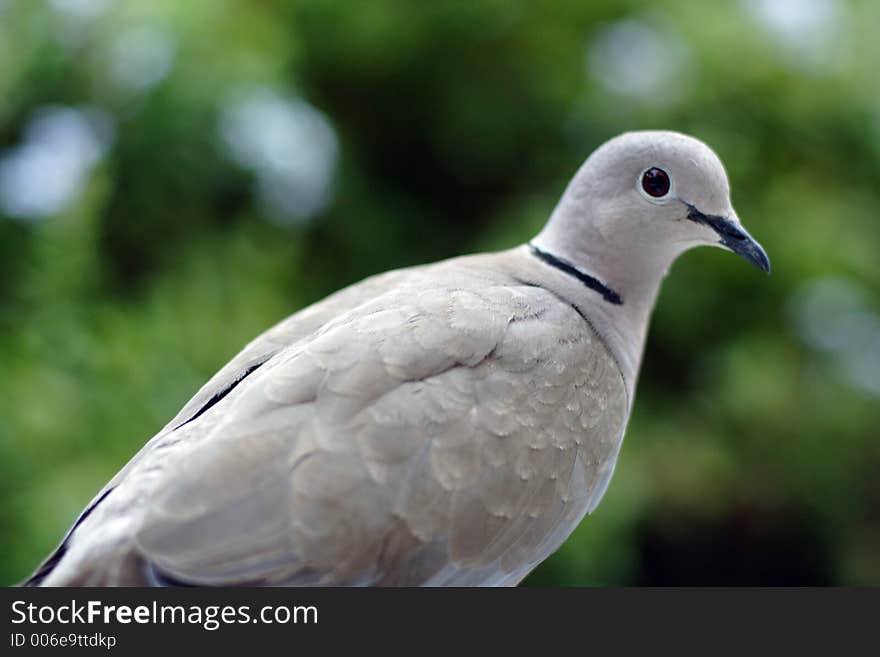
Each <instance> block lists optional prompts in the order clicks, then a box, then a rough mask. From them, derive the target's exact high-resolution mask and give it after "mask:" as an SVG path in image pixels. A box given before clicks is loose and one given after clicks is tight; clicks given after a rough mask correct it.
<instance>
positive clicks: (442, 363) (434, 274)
mask: <svg viewBox="0 0 880 657" xmlns="http://www.w3.org/2000/svg"><path fill="white" fill-rule="evenodd" d="M698 245H716V246H723V247H725V248H727V249H729V250H730V251H733V252H734V253H737V254H739V255H740V256H742V257H743V258H745V259H746V260H748V261H749V262H751V263H752V264H754V265H757V266H758V267H760V268H761V269H763V270H765V271H768V272H769V270H770V263H769V260H768V258H767V255H766V254H765V252H764V250H763V249H762V248H761V247H760V246H759V245H758V243H757V242H756V241H755V240H754V239H753V238H752V237H751V236H750V235H749V233H748V232H746V230H745V229H744V228H743V226H742V224H741V223H740V220H739V218H738V217H737V215H736V212H735V211H734V209H733V207H732V205H731V202H730V193H729V185H728V180H727V175H726V173H725V170H724V167H723V165H722V164H721V161H720V160H719V159H718V157H717V156H716V155H715V153H713V152H712V150H710V149H709V147H707V146H706V145H705V144H703V143H702V142H700V141H698V140H696V139H694V138H692V137H688V136H685V135H682V134H679V133H675V132H631V133H626V134H623V135H621V136H619V137H616V138H614V139H612V140H610V141H608V142H607V143H605V144H604V145H602V146H601V147H599V148H598V149H597V150H596V151H595V152H594V153H593V154H592V155H590V157H589V158H588V159H587V161H586V162H585V163H584V164H583V166H582V167H581V168H580V169H579V170H578V172H577V174H576V175H575V176H574V178H573V179H572V181H571V182H570V184H569V185H568V187H567V189H566V190H565V192H564V194H563V196H562V199H561V200H560V201H559V204H558V205H557V206H556V208H555V210H554V211H553V213H552V215H551V216H550V219H549V221H548V222H547V224H546V226H545V227H544V229H543V230H542V231H541V232H540V234H539V235H538V236H537V237H536V238H535V239H534V240H532V241H531V242H530V243H529V244H525V245H522V246H519V247H517V248H514V249H511V250H508V251H503V252H500V253H490V254H480V255H471V256H465V257H460V258H454V259H451V260H446V261H443V262H438V263H434V264H429V265H424V266H419V267H414V268H410V269H403V270H398V271H392V272H388V273H384V274H380V275H377V276H374V277H372V278H368V279H367V280H365V281H363V282H361V283H358V284H356V285H353V286H351V287H348V288H346V289H344V290H342V291H340V292H337V293H335V294H333V295H331V296H330V297H328V298H326V299H324V300H323V301H320V302H318V303H316V304H314V305H312V306H310V307H308V308H305V309H304V310H301V311H299V312H297V313H296V314H294V315H292V316H290V317H288V318H287V319H285V320H283V321H282V322H281V323H279V324H278V325H276V326H275V327H273V328H271V329H269V330H268V331H267V332H265V333H264V334H262V335H261V336H259V337H258V338H256V339H255V340H254V341H253V342H251V343H250V344H249V345H247V346H246V347H245V348H244V349H243V350H242V351H241V353H239V354H238V355H237V356H236V357H235V358H233V359H232V361H231V362H230V363H229V364H228V365H226V366H225V367H224V368H223V369H221V370H220V371H219V372H218V373H217V374H216V375H215V376H214V377H213V378H212V379H211V380H210V381H208V383H207V384H206V385H205V386H204V387H203V388H202V389H201V390H200V391H199V392H198V393H197V394H196V395H195V397H193V399H192V400H191V401H190V402H189V403H188V404H186V405H185V406H184V407H183V409H182V410H181V411H180V413H178V414H177V416H176V417H175V418H174V419H173V420H171V422H169V423H168V425H167V426H166V427H165V428H164V429H162V430H161V431H160V432H159V433H158V434H157V435H156V436H155V437H154V438H153V439H152V440H150V441H149V442H147V443H146V445H145V446H144V447H143V448H142V449H141V450H140V451H139V452H138V453H137V454H136V455H135V456H134V458H132V459H131V461H129V462H128V464H126V465H125V467H123V468H122V470H121V471H120V472H119V473H118V474H117V475H116V476H115V477H114V478H113V479H112V480H111V481H110V482H109V483H108V484H107V485H106V486H105V487H104V489H103V490H101V491H100V492H99V493H98V495H97V496H96V497H95V498H94V500H92V502H91V503H90V504H89V505H88V506H87V507H86V509H85V510H84V511H83V512H82V514H81V515H80V516H79V519H78V520H77V521H76V522H75V523H74V525H73V527H72V528H71V529H70V531H68V533H67V535H66V536H65V537H64V539H63V541H62V543H61V545H60V546H59V547H58V548H57V549H56V551H55V552H54V553H53V554H52V555H51V556H50V557H49V558H48V559H47V560H46V561H45V562H44V563H43V564H42V565H41V566H40V567H39V569H38V570H37V571H36V572H35V574H34V575H33V576H32V577H31V579H30V580H28V582H27V583H26V584H29V585H49V586H54V585H80V586H95V585H198V586H215V585H216V586H229V585H290V586H307V585H331V586H337V585H339V586H343V585H344V586H348V585H369V586H372V585H403V586H414V585H426V586H441V585H456V586H471V585H515V584H517V583H518V582H520V581H521V580H522V579H523V578H524V577H525V576H526V575H527V574H528V573H529V572H530V571H531V570H532V569H533V568H535V566H537V565H538V564H539V563H540V562H541V561H543V560H544V559H546V558H547V557H548V556H549V555H550V554H551V553H552V552H553V551H555V550H556V549H557V548H558V547H559V546H560V545H561V544H562V543H563V542H564V541H565V540H566V538H568V536H569V535H570V534H571V533H572V531H574V529H575V527H577V525H578V523H580V522H581V520H582V519H583V518H584V516H585V515H586V514H588V513H590V512H592V511H593V510H594V509H595V508H596V505H597V504H598V503H599V501H600V500H601V499H602V496H603V494H604V493H605V490H606V488H607V487H608V483H609V481H610V479H611V475H612V473H613V472H614V466H615V462H616V460H617V456H618V453H619V451H620V446H621V442H622V440H623V435H624V430H625V429H626V425H627V420H628V418H629V415H630V411H631V409H632V405H633V396H634V392H635V385H636V378H637V375H638V371H639V365H640V361H641V359H642V352H643V349H644V344H645V335H646V332H647V328H648V321H649V319H650V314H651V310H652V308H653V306H654V301H655V299H656V297H657V292H658V290H659V287H660V283H661V280H662V279H663V277H664V275H665V274H666V272H667V270H668V268H669V266H670V265H671V264H672V262H673V261H674V260H675V259H676V258H677V257H678V256H679V255H680V254H681V253H683V252H684V251H686V250H688V249H690V248H691V247H694V246H698Z"/></svg>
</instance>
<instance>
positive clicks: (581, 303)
mask: <svg viewBox="0 0 880 657" xmlns="http://www.w3.org/2000/svg"><path fill="white" fill-rule="evenodd" d="M567 198H568V195H565V196H563V199H562V201H560V203H559V205H558V206H557V207H556V210H555V211H554V212H553V215H552V216H551V218H550V221H549V222H548V223H547V225H546V226H545V228H544V230H542V231H541V233H540V234H539V235H538V236H537V237H536V238H535V239H533V240H532V242H531V243H532V245H534V246H536V247H537V248H539V249H541V250H542V251H545V252H547V253H550V254H552V255H553V256H555V257H557V258H561V259H564V260H566V261H568V262H569V263H571V264H572V265H574V266H575V267H577V268H578V269H579V270H581V271H582V272H583V273H585V274H588V275H590V276H592V277H594V278H596V279H598V280H599V281H600V282H601V283H603V284H604V285H605V286H606V287H608V288H610V289H611V290H613V291H614V292H616V293H617V294H618V295H619V296H620V298H621V301H622V303H620V304H614V303H611V302H609V301H608V300H606V299H604V298H603V297H602V295H601V294H600V293H598V292H596V291H595V290H592V289H590V288H589V287H587V286H586V285H584V284H583V283H582V282H581V281H579V280H577V279H576V278H575V277H573V276H569V277H568V278H569V279H570V281H571V282H570V283H565V284H564V287H565V291H564V293H565V295H566V298H567V299H569V300H570V301H571V302H573V303H575V304H576V305H577V306H578V307H579V309H580V310H581V311H582V312H583V313H584V314H585V315H586V317H587V318H588V319H589V321H590V322H591V323H592V324H593V326H594V327H595V329H596V330H597V332H598V333H599V334H600V336H601V337H602V338H603V340H604V341H605V342H606V344H607V346H608V348H609V349H610V350H611V351H612V353H613V355H614V357H615V358H616V359H617V361H618V364H619V365H620V368H621V371H622V372H623V376H624V379H625V380H626V384H627V388H628V389H629V390H630V400H632V397H633V394H632V393H634V391H635V383H636V379H637V377H638V371H639V366H640V364H641V360H642V353H643V351H644V344H645V338H646V336H647V331H648V323H649V321H650V318H651V311H652V310H653V308H654V302H655V301H656V299H657V294H658V292H659V290H660V283H661V282H662V279H663V277H664V276H665V275H666V272H667V270H668V269H669V266H670V265H671V264H672V261H673V260H675V258H676V257H677V256H678V255H679V253H680V250H672V249H670V248H668V247H667V248H663V249H659V248H656V247H654V246H651V245H649V244H646V243H644V242H640V241H639V240H634V239H632V238H628V242H629V246H628V247H627V248H626V250H625V251H623V250H622V249H621V248H620V247H619V246H617V245H616V244H614V243H613V242H611V241H609V240H608V239H607V237H606V236H605V235H603V233H602V230H601V228H602V225H601V223H600V222H599V221H595V220H594V221H585V220H584V217H582V216H573V213H574V212H578V213H583V212H584V207H583V204H582V203H577V204H576V203H573V202H570V201H568V200H567ZM594 219H598V218H594Z"/></svg>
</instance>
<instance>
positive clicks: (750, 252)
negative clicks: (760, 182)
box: [532, 131, 770, 287]
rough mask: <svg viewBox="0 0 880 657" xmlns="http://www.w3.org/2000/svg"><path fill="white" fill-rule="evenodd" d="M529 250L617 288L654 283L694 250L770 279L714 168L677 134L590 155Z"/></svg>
mask: <svg viewBox="0 0 880 657" xmlns="http://www.w3.org/2000/svg"><path fill="white" fill-rule="evenodd" d="M532 244H533V246H534V247H536V248H538V249H541V250H543V251H546V252H549V253H552V254H554V255H555V256H556V257H558V258H561V259H564V260H566V261H567V262H569V263H571V264H572V265H573V266H575V267H578V268H582V269H583V270H585V271H587V272H592V273H594V274H598V275H599V276H600V277H602V278H603V279H604V280H607V281H609V283H611V284H614V283H617V284H618V285H621V286H623V287H626V286H627V285H631V284H633V283H637V282H638V279H639V278H640V277H642V278H649V277H657V278H662V276H663V274H665V272H666V270H667V269H668V267H669V265H670V264H671V263H672V262H673V261H674V260H675V258H676V257H678V256H679V255H680V254H681V253H682V252H684V251H686V250H687V249H689V248H692V247H694V246H700V245H713V246H721V247H723V248H726V249H728V250H730V251H732V252H734V253H736V254H738V255H740V256H742V257H743V258H744V259H746V260H747V261H748V262H750V263H752V264H754V265H756V266H757V267H759V268H761V269H763V270H764V271H767V272H769V271H770V261H769V259H768V258H767V255H766V253H765V252H764V250H763V249H762V248H761V246H760V245H759V244H758V243H757V242H756V241H755V240H754V239H753V238H752V237H751V235H749V233H748V232H747V231H746V230H745V228H744V227H743V226H742V224H741V222H740V220H739V217H738V216H737V214H736V212H735V211H734V209H733V206H732V205H731V202H730V185H729V183H728V180H727V173H726V172H725V170H724V165H722V164H721V160H719V159H718V156H717V155H715V153H714V152H713V151H712V149H710V148H709V147H708V146H706V144H704V143H703V142H701V141H699V140H698V139H694V138H693V137H689V136H687V135H683V134H680V133H677V132H666V131H644V132H628V133H625V134H622V135H620V136H618V137H615V138H614V139H611V140H610V141H608V142H606V143H605V144H603V145H602V146H600V147H599V148H598V149H596V151H594V152H593V154H592V155H590V157H589V158H588V159H587V161H586V162H585V163H584V164H583V166H582V167H581V168H580V170H579V171H578V172H577V174H576V175H575V177H574V178H573V179H572V181H571V183H570V184H569V186H568V188H567V189H566V191H565V194H564V195H563V197H562V199H561V200H560V202H559V205H558V206H557V207H556V210H555V211H554V213H553V215H552V217H551V218H550V221H549V222H548V224H547V226H546V227H545V228H544V230H543V231H542V232H541V234H540V235H538V237H536V238H535V240H534V241H533V242H532Z"/></svg>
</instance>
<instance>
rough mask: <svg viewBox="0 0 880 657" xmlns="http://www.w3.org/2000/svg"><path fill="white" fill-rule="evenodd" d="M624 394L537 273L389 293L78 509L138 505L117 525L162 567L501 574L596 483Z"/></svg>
mask: <svg viewBox="0 0 880 657" xmlns="http://www.w3.org/2000/svg"><path fill="white" fill-rule="evenodd" d="M626 408H627V401H626V399H625V392H624V387H623V382H622V378H621V376H620V373H619V371H618V370H617V369H616V366H615V365H614V362H613V360H612V359H611V358H610V357H609V356H608V354H607V351H606V350H605V348H604V346H603V345H602V344H601V343H600V342H599V340H598V339H597V338H596V336H595V335H594V334H593V333H592V332H591V331H590V329H589V327H588V326H587V325H586V324H585V323H584V322H583V320H582V319H581V318H580V317H579V316H578V315H577V314H576V312H575V311H574V310H572V309H571V308H570V307H569V306H567V305H566V304H563V303H561V302H560V301H559V300H558V299H556V298H555V297H553V296H552V295H550V294H548V293H546V292H544V291H543V290H540V289H539V288H525V287H515V288H513V287H503V286H496V287H487V288H485V289H483V290H481V291H480V292H478V293H475V292H467V291H463V290H461V289H459V290H450V289H436V290H431V291H425V292H423V293H421V294H420V295H418V297H417V298H413V296H412V295H402V294H399V293H398V294H387V295H385V296H382V297H379V298H378V299H376V300H374V301H373V302H369V303H367V304H364V305H362V306H360V307H359V308H358V309H357V310H356V311H354V312H351V313H349V314H347V315H345V316H343V317H342V318H339V319H337V320H336V321H334V322H332V323H331V324H329V325H328V326H326V327H325V328H323V329H321V330H320V331H318V332H317V333H315V334H314V335H313V336H310V337H308V338H307V339H303V340H301V341H299V342H298V343H296V344H294V345H292V346H291V347H289V348H288V349H287V350H285V351H284V352H282V353H280V354H278V355H276V356H275V357H274V358H273V359H272V360H271V361H270V362H269V363H267V365H266V366H264V367H263V368H262V369H261V370H259V371H258V372H256V373H255V374H254V375H252V376H251V377H249V378H248V379H247V381H245V382H244V383H243V384H242V385H241V386H240V388H239V389H236V390H235V391H234V392H233V393H232V394H230V395H229V397H228V398H227V399H225V400H224V402H223V404H222V405H218V406H217V408H215V409H212V410H211V411H209V412H208V413H206V414H205V415H204V416H203V417H202V418H200V419H199V420H198V421H197V422H194V423H192V425H187V427H184V429H182V430H181V431H189V432H191V433H190V435H189V437H187V438H186V439H185V440H183V439H182V440H181V441H179V442H173V441H172V442H169V443H167V445H168V448H169V449H171V450H174V454H173V459H167V460H166V461H165V465H160V464H159V462H157V463H156V464H155V465H150V466H149V467H147V468H142V470H144V472H141V473H133V476H132V477H130V478H129V480H130V481H124V482H123V485H121V486H120V490H119V491H118V492H114V495H113V496H111V497H110V498H109V499H108V500H107V502H105V503H104V504H102V507H104V508H103V509H101V513H100V514H99V515H97V517H96V518H94V519H93V520H92V522H91V523H87V525H88V524H91V525H92V526H91V527H89V526H84V527H83V528H82V529H83V530H84V531H86V532H88V531H93V532H100V531H101V526H102V525H104V524H107V523H110V524H112V522H113V518H114V516H117V515H119V514H120V513H129V515H131V513H130V512H131V509H134V508H139V509H143V511H142V513H141V514H140V515H139V516H138V517H137V520H136V521H135V522H132V524H131V526H130V527H126V529H125V531H124V533H125V535H126V536H130V537H131V541H132V547H131V549H132V550H133V551H134V552H135V553H136V554H137V555H138V558H139V559H141V560H143V562H144V563H145V564H148V566H147V567H148V568H150V569H152V572H153V573H154V575H155V576H156V578H157V579H159V580H167V581H172V582H173V581H183V582H188V583H195V584H206V585H211V584H216V585H221V584H222V585H230V584H270V585H272V584H275V585H279V584H295V585H303V584H326V585H339V584H408V585H413V584H493V583H515V582H516V581H518V580H519V579H521V577H522V576H524V575H525V574H526V573H527V572H528V570H530V569H531V568H532V567H533V566H534V565H535V564H536V563H538V562H540V561H541V560H542V559H543V558H545V557H546V556H547V555H548V554H549V553H550V552H552V551H553V550H554V549H556V547H558V545H559V544H561V542H562V541H563V540H564V539H565V538H566V537H567V536H568V534H569V533H570V532H571V531H572V530H573V529H574V527H575V526H576V524H577V522H578V521H579V520H580V519H581V517H582V516H583V515H584V513H586V512H587V511H588V510H589V509H590V508H591V507H592V506H594V505H595V503H596V502H597V498H598V496H600V495H601V492H602V490H604V486H605V485H606V484H607V480H608V477H609V476H610V472H611V469H613V464H614V460H615V458H616V455H617V450H618V449H619V445H620V440H621V438H622V432H623V422H624V418H625V412H626ZM160 447H161V445H160ZM126 484H128V486H126ZM114 498H115V499H114ZM96 552H100V550H97V551H96Z"/></svg>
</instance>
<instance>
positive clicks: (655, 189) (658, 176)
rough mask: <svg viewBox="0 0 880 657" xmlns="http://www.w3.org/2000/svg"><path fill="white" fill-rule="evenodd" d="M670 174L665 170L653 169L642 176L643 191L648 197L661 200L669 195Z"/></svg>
mask: <svg viewBox="0 0 880 657" xmlns="http://www.w3.org/2000/svg"><path fill="white" fill-rule="evenodd" d="M669 187H670V182H669V174H668V173H666V172H665V171H664V170H663V169H659V168H657V167H651V168H650V169H648V170H647V171H645V173H643V174H642V189H644V190H645V193H646V194H648V196H653V197H654V198H660V197H662V196H666V195H667V194H668V193H669Z"/></svg>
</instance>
